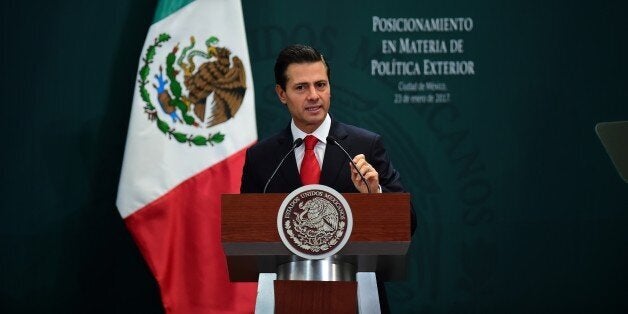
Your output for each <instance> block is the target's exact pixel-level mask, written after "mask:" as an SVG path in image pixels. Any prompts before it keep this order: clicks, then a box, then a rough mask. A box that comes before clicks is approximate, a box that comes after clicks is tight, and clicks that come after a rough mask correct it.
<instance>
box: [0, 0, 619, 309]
mask: <svg viewBox="0 0 628 314" xmlns="http://www.w3.org/2000/svg"><path fill="white" fill-rule="evenodd" d="M390 2H391V1H388V2H381V1H365V2H359V3H358V2H354V1H348V0H346V1H345V0H342V1H322V2H317V3H311V2H305V1H291V2H289V3H272V4H268V3H262V2H257V1H243V8H244V17H245V22H246V29H247V37H248V42H249V50H250V56H251V62H252V67H253V77H254V83H255V93H256V105H257V119H258V127H259V130H258V131H259V136H260V138H263V137H266V136H268V135H270V134H272V133H273V132H275V131H276V130H278V129H280V128H283V127H284V126H285V125H286V123H287V117H288V116H287V113H286V112H285V109H283V108H282V106H281V105H280V104H279V103H278V102H277V101H276V99H275V96H274V94H273V89H272V88H273V78H272V65H273V62H274V58H275V56H276V53H277V52H278V50H279V49H281V47H283V46H284V45H286V44H288V43H292V42H304V43H308V44H311V45H314V46H316V47H319V48H320V49H321V50H322V51H323V52H324V53H325V54H326V55H327V57H328V59H329V61H330V63H331V66H332V114H334V115H335V117H337V118H338V119H339V120H342V121H344V122H347V123H351V124H355V125H358V126H362V127H366V128H369V129H372V130H374V131H377V132H379V133H380V134H382V135H383V136H384V140H385V142H386V143H387V146H388V148H389V150H390V153H391V157H392V159H393V162H394V163H395V165H396V167H397V168H399V170H400V172H401V173H402V176H403V181H404V183H405V185H406V186H407V188H408V189H409V190H410V192H412V194H413V201H414V204H415V208H416V210H417V213H418V217H419V229H418V231H417V233H416V234H415V236H414V238H413V243H412V247H411V251H410V262H409V274H408V279H407V280H406V281H403V282H395V283H390V284H388V291H389V295H388V297H389V299H390V303H391V307H392V309H393V310H394V311H395V312H399V313H405V312H421V313H504V312H507V313H530V312H598V313H613V312H615V313H621V312H626V311H627V310H628V283H627V282H628V272H626V270H625V269H624V268H625V265H627V264H628V253H627V247H628V231H627V228H626V225H628V184H626V183H624V182H622V181H621V180H620V178H619V176H618V175H617V173H616V172H615V170H614V169H613V167H612V164H611V163H610V161H609V159H608V157H607V156H606V154H605V152H604V150H603V148H602V146H601V145H600V143H599V141H598V140H597V138H596V136H595V133H594V131H593V128H594V126H595V124H596V123H597V122H600V121H613V120H628V107H627V106H626V104H625V99H626V94H627V90H628V88H626V85H627V83H628V80H627V79H626V78H625V73H626V70H627V66H626V56H627V55H628V49H627V44H626V41H625V34H624V30H625V29H628V28H627V26H628V25H627V24H628V22H627V20H626V19H625V17H624V16H623V15H624V12H625V11H626V7H625V5H623V4H620V2H618V1H606V0H605V1H598V2H590V3H579V4H574V3H572V2H570V1H555V2H552V3H546V2H543V1H536V0H535V1H515V2H502V1H495V0H487V1H481V2H480V3H467V1H453V0H448V1H395V2H394V3H390ZM0 6H1V14H2V19H1V23H2V27H1V33H2V41H1V44H2V48H1V53H2V55H1V58H0V62H1V63H0V69H1V72H0V73H2V75H1V76H0V80H1V82H0V88H1V94H0V95H1V96H2V97H1V98H0V99H2V103H3V106H2V107H3V108H4V110H2V111H0V112H1V113H2V120H1V121H2V122H0V126H2V131H3V132H2V135H3V136H2V139H3V145H2V147H3V148H2V154H0V156H1V157H0V158H1V161H2V166H1V168H0V169H1V170H0V171H1V177H2V184H1V185H0V189H1V190H0V195H1V197H0V204H1V212H0V248H1V249H2V253H1V256H0V312H2V313H161V312H163V310H162V308H161V304H160V300H159V293H158V288H157V285H156V283H155V281H154V279H153V278H152V276H151V274H150V273H149V271H148V268H147V267H146V264H145V263H144V261H143V259H142V257H141V256H140V254H139V251H138V249H137V247H136V246H135V244H134V243H133V241H132V239H131V237H130V236H129V234H128V233H127V231H126V229H125V227H124V224H123V222H122V220H121V218H120V216H119V215H118V213H117V210H116V208H115V206H114V203H115V195H116V189H117V182H118V178H119V171H120V165H121V161H122V155H123V148H124V141H125V136H126V129H127V123H128V117H129V112H130V106H131V100H132V95H133V88H134V82H135V76H136V73H137V65H138V60H139V56H140V54H141V48H142V45H143V41H144V36H145V34H146V31H147V29H148V27H149V26H150V24H151V21H152V15H153V12H154V7H155V1H29V2H23V1H3V2H2V4H0ZM372 16H380V17H426V18H431V17H469V18H471V19H472V20H473V25H474V26H473V29H472V30H470V31H468V32H459V33H451V32H429V33H381V32H373V31H372V24H371V21H372ZM399 38H411V39H436V40H438V39H442V40H447V41H448V40H450V39H462V40H463V41H464V53H461V54H451V53H446V54H427V55H426V54H384V53H383V52H382V50H381V40H385V39H387V40H397V39H399ZM392 58H395V59H396V60H404V61H412V60H415V61H418V62H422V60H423V59H431V60H470V61H473V62H474V69H475V74H474V75H468V76H460V75H449V76H442V75H435V76H418V77H407V76H399V75H391V76H378V75H372V72H371V62H372V60H378V61H391V59H392ZM400 81H406V82H418V83H442V84H445V86H446V91H444V92H442V93H441V92H439V93H440V94H448V96H447V98H443V99H441V100H444V101H443V102H441V103H438V104H436V103H429V102H424V103H421V102H415V103H396V102H395V97H396V96H395V94H407V93H405V92H403V93H402V92H400V91H399V88H398V84H399V82H400ZM411 94H412V95H418V94H421V93H411ZM429 94H434V93H431V92H425V93H422V94H421V95H429ZM402 96H403V95H402Z"/></svg>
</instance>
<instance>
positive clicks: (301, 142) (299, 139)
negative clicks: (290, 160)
mask: <svg viewBox="0 0 628 314" xmlns="http://www.w3.org/2000/svg"><path fill="white" fill-rule="evenodd" d="M301 144H303V139H302V138H297V139H296V140H294V142H293V143H292V146H293V147H294V148H297V147H299V146H301Z"/></svg>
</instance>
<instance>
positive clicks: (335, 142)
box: [327, 135, 337, 145]
mask: <svg viewBox="0 0 628 314" xmlns="http://www.w3.org/2000/svg"><path fill="white" fill-rule="evenodd" d="M327 143H331V144H332V145H336V144H337V141H336V139H335V138H334V137H333V136H331V135H330V136H328V137H327Z"/></svg>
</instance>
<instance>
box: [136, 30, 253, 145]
mask: <svg viewBox="0 0 628 314" xmlns="http://www.w3.org/2000/svg"><path fill="white" fill-rule="evenodd" d="M170 38H171V36H170V35H169V34H167V33H162V34H159V36H157V37H155V38H154V41H153V43H152V44H151V45H150V46H149V47H148V48H147V49H146V53H145V54H144V56H143V58H142V61H143V65H142V66H141V68H140V70H139V81H138V83H139V85H138V88H139V89H140V95H141V97H142V100H143V101H144V103H145V106H144V111H145V112H146V114H147V115H148V118H149V119H150V120H151V121H156V124H157V127H158V128H159V130H161V132H163V133H165V134H168V136H169V137H172V138H174V139H176V140H177V141H178V142H181V143H186V142H187V143H188V144H190V145H192V144H194V145H198V146H201V145H207V144H210V145H212V146H213V145H214V144H215V143H220V142H222V141H223V139H224V134H222V133H220V132H217V133H214V134H212V133H208V135H207V136H204V135H200V134H198V132H194V131H196V130H191V131H188V132H186V131H184V130H185V129H188V130H189V129H190V128H189V127H188V128H186V127H185V126H193V127H195V128H197V129H199V128H200V129H203V128H206V127H212V126H214V125H217V124H220V123H223V122H225V121H227V120H229V119H231V118H233V116H235V114H236V113H237V112H238V110H239V109H240V106H241V105H242V100H243V99H244V94H245V92H246V73H245V69H244V65H243V64H242V60H240V58H239V57H238V56H232V55H231V51H230V50H229V49H228V48H226V47H220V46H218V43H219V39H218V38H217V37H215V36H211V37H210V38H208V39H207V40H206V41H205V45H206V49H204V50H201V49H194V48H195V45H196V39H195V37H194V36H191V37H190V40H189V45H187V46H185V47H183V48H182V49H180V48H179V44H180V43H177V44H176V45H174V47H173V48H172V50H171V51H170V52H169V53H168V54H167V57H166V58H165V60H161V61H162V62H159V61H157V60H154V57H155V54H156V52H157V49H160V48H163V47H162V46H163V45H164V44H165V43H166V42H168V41H169V40H170ZM197 64H198V65H197ZM157 65H158V68H159V70H158V72H157V71H155V70H154V67H156V66H157ZM164 69H165V70H164ZM151 72H157V73H155V74H154V75H153V79H154V81H153V83H152V87H153V89H154V90H151V89H150V88H147V85H149V80H150V75H151ZM164 72H165V73H164ZM180 73H182V74H183V78H182V80H181V81H182V82H180V78H179V76H180V75H179V74H180ZM182 83H183V84H182ZM154 102H156V103H158V104H159V109H160V110H159V111H158V109H157V108H156V106H155V105H154V104H153V103H154ZM208 102H209V107H208ZM208 109H209V111H208ZM165 116H167V117H168V118H169V119H167V118H166V117H165ZM168 120H169V121H168ZM178 126H180V127H178Z"/></svg>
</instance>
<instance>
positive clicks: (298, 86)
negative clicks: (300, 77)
mask: <svg viewBox="0 0 628 314" xmlns="http://www.w3.org/2000/svg"><path fill="white" fill-rule="evenodd" d="M295 89H296V90H303V85H297V86H296V87H295Z"/></svg>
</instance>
